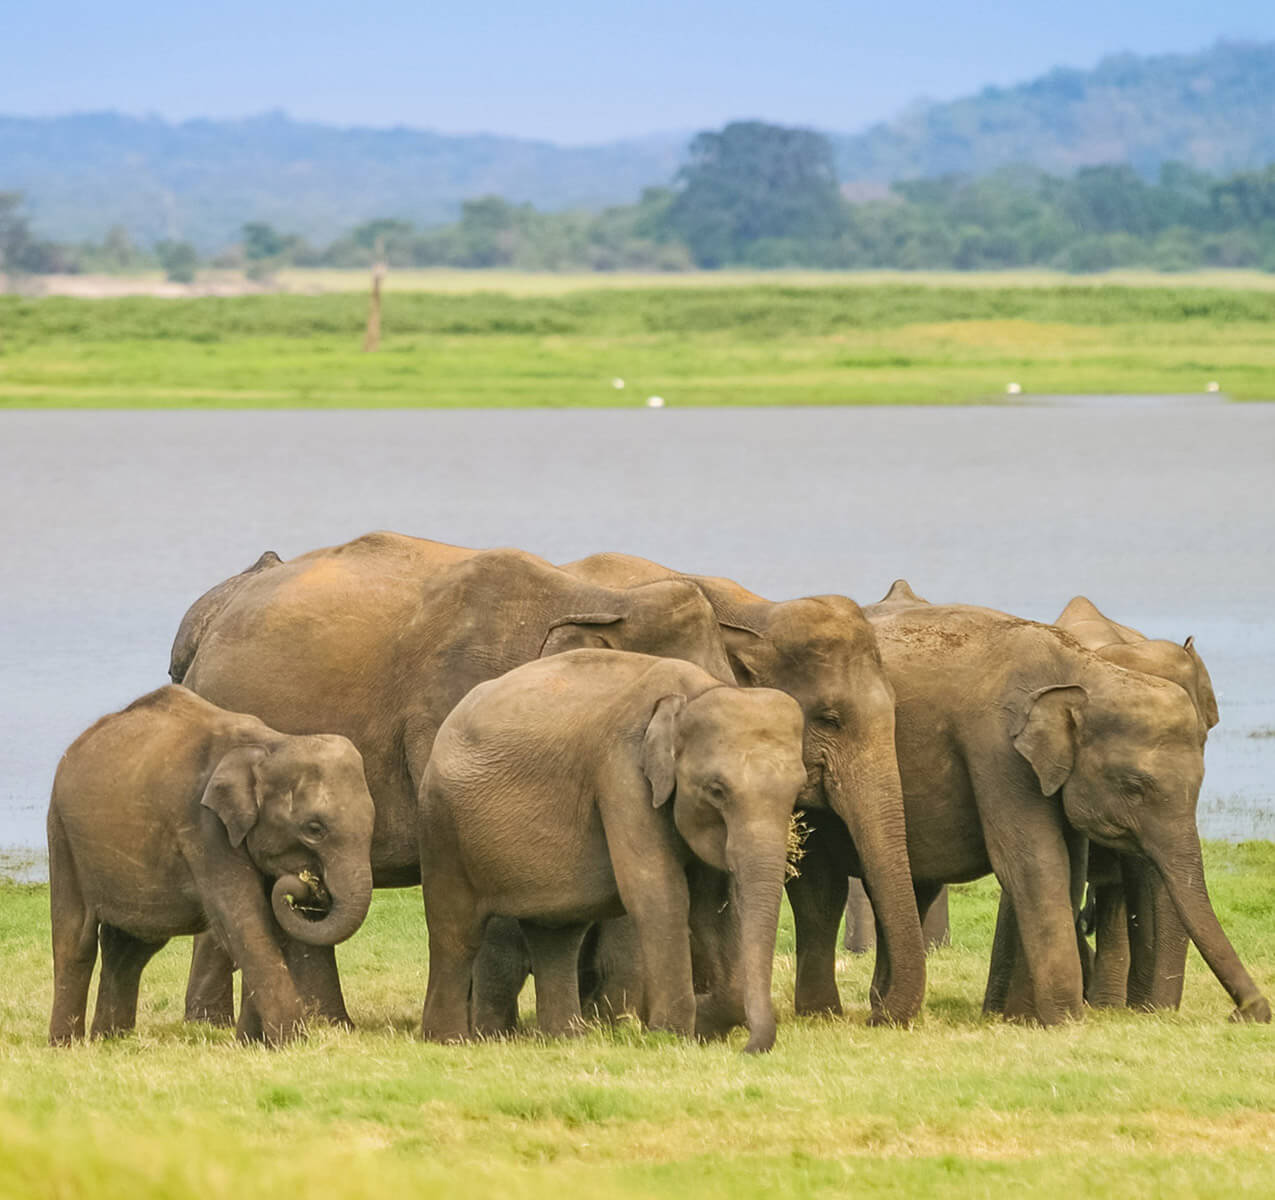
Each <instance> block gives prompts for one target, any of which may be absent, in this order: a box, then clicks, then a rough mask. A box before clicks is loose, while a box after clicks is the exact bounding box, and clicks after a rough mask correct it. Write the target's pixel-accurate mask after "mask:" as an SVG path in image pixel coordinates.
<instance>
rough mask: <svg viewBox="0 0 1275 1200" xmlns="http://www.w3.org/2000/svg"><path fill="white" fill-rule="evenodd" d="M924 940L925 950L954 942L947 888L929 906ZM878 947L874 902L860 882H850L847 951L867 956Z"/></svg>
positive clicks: (922, 929)
mask: <svg viewBox="0 0 1275 1200" xmlns="http://www.w3.org/2000/svg"><path fill="white" fill-rule="evenodd" d="M921 933H922V935H923V936H924V938H925V948H926V949H927V950H932V949H934V947H935V946H947V945H949V944H950V943H951V941H952V929H951V924H950V922H949V918H948V908H947V888H944V889H943V890H942V891H941V892H939V894H938V898H937V899H936V900H935V901H934V903H933V904H931V905H930V912H929V915H928V916H927V917H926V918H925V924H924V925H923V926H922V927H921ZM876 944H877V928H876V921H875V920H874V918H873V916H872V903H871V901H869V900H868V893H867V892H865V891H864V890H863V884H862V883H861V882H860V881H859V880H857V879H851V880H850V895H849V898H848V899H847V900H846V933H845V939H844V945H845V948H846V949H847V950H849V951H851V952H852V953H854V954H866V953H867V952H868V951H869V950H871V949H872V947H873V946H875V945H876Z"/></svg>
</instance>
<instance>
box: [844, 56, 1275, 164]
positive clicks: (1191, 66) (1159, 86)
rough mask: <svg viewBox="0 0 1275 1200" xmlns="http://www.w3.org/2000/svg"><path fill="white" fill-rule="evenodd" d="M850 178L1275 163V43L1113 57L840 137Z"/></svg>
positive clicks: (930, 107) (921, 110)
mask: <svg viewBox="0 0 1275 1200" xmlns="http://www.w3.org/2000/svg"><path fill="white" fill-rule="evenodd" d="M833 144H834V147H835V150H836V156H837V167H838V171H839V172H840V174H841V176H842V178H843V179H846V180H894V179H900V178H915V177H924V176H932V175H943V174H947V173H949V172H961V173H969V174H976V175H978V174H984V173H986V172H988V171H991V170H994V169H995V168H996V167H1001V166H1007V165H1009V164H1011V163H1027V164H1030V165H1032V166H1036V167H1040V168H1043V169H1045V170H1048V171H1053V172H1057V173H1064V172H1070V171H1073V170H1075V169H1076V168H1077V167H1082V166H1092V165H1095V164H1098V163H1128V164H1130V165H1131V166H1133V167H1134V168H1135V169H1136V170H1138V171H1140V172H1144V173H1151V172H1154V171H1155V170H1156V169H1157V168H1158V167H1159V166H1160V164H1161V163H1163V162H1169V161H1175V160H1176V161H1180V162H1185V163H1189V164H1191V165H1192V166H1194V167H1198V168H1200V169H1202V170H1207V171H1211V172H1215V173H1219V174H1224V173H1228V172H1231V171H1236V170H1242V169H1245V168H1249V167H1256V166H1264V165H1265V164H1266V163H1268V162H1271V161H1273V160H1275V44H1255V43H1248V42H1219V43H1218V44H1217V45H1215V46H1213V47H1211V48H1210V49H1208V50H1205V51H1203V52H1201V53H1199V54H1165V55H1156V56H1154V57H1140V56H1137V55H1133V54H1120V55H1114V56H1112V57H1110V58H1105V59H1103V60H1102V62H1100V63H1099V64H1098V66H1097V67H1095V68H1094V69H1093V70H1090V71H1083V70H1074V69H1071V68H1058V69H1056V70H1053V71H1050V72H1049V73H1048V74H1046V75H1043V76H1041V77H1040V78H1039V79H1035V80H1032V81H1030V82H1028V83H1024V84H1020V85H1018V86H1016V87H1009V88H991V87H989V88H985V89H983V91H981V92H979V93H978V94H977V95H974V96H968V97H964V98H962V99H959V100H954V101H951V102H950V103H945V104H932V105H927V106H924V107H919V108H916V109H914V110H912V111H910V112H908V113H907V114H905V115H904V116H902V117H899V118H898V119H896V120H893V121H888V122H884V123H882V124H879V125H874V126H873V127H872V128H871V129H868V130H866V131H864V132H863V133H860V134H853V135H833Z"/></svg>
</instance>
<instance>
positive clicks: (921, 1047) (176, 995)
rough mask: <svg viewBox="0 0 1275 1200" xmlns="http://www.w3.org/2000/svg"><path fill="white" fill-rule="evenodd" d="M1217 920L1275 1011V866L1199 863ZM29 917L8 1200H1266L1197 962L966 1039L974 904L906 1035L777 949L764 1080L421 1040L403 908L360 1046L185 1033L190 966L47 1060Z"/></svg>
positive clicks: (10, 1029) (616, 1056) (12, 1064)
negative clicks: (1073, 1008)
mask: <svg viewBox="0 0 1275 1200" xmlns="http://www.w3.org/2000/svg"><path fill="white" fill-rule="evenodd" d="M1207 859H1208V868H1209V872H1210V882H1211V886H1212V891H1213V894H1214V899H1215V902H1216V903H1217V906H1218V909H1219V911H1220V914H1221V916H1222V919H1223V922H1224V924H1226V926H1227V928H1228V930H1229V931H1230V933H1231V935H1232V937H1233V939H1234V941H1235V943H1236V945H1237V948H1238V949H1239V951H1240V953H1241V955H1242V956H1243V957H1244V958H1245V960H1246V962H1247V963H1248V965H1249V967H1250V969H1251V970H1252V971H1253V973H1254V974H1255V976H1256V977H1257V978H1258V980H1259V982H1261V983H1262V984H1263V985H1264V986H1265V988H1266V990H1267V991H1268V992H1270V991H1275V845H1272V844H1270V843H1247V844H1245V845H1243V846H1239V847H1226V846H1222V845H1211V846H1209V847H1208V855H1207ZM47 903H48V897H47V891H46V889H45V888H44V887H43V886H38V885H27V886H21V885H12V884H11V885H8V886H5V887H4V888H3V889H2V890H0V964H2V966H3V972H4V980H5V986H4V988H3V990H2V991H0V1013H2V1014H3V1019H2V1021H0V1196H4V1197H6V1198H7V1197H19V1196H20V1197H44V1196H49V1197H53V1196H56V1197H60V1198H73V1197H80V1196H86V1197H87V1196H92V1197H94V1198H95V1200H113V1198H115V1197H119V1198H121V1200H123V1198H128V1200H135V1198H138V1197H177V1196H186V1195H197V1196H200V1197H204V1198H208V1200H220V1198H222V1197H226V1198H230V1197H242V1196H246V1195H258V1194H266V1193H269V1194H271V1195H300V1196H305V1197H331V1198H332V1200H346V1198H356V1197H369V1198H370V1197H378V1198H380V1197H385V1196H391V1195H394V1196H397V1195H418V1196H419V1195H432V1194H438V1193H439V1190H440V1189H446V1192H445V1193H444V1194H456V1195H465V1196H475V1197H482V1196H497V1195H499V1196H502V1197H508V1196H513V1197H521V1196H527V1197H539V1196H548V1195H554V1196H569V1195H577V1194H581V1193H586V1192H587V1194H589V1195H591V1196H597V1197H610V1196H619V1197H635V1196H654V1195H661V1196H663V1195H674V1196H676V1195H694V1196H696V1197H697V1198H704V1200H716V1198H717V1197H722V1198H725V1197H731V1198H732V1200H747V1198H749V1197H754V1196H756V1197H760V1196H771V1195H776V1194H783V1195H793V1196H828V1197H832V1196H842V1195H846V1194H856V1195H864V1194H867V1195H887V1194H888V1195H891V1196H897V1195H924V1196H927V1197H983V1196H993V1195H995V1196H999V1195H1004V1194H1013V1193H1015V1192H1018V1193H1022V1192H1027V1193H1030V1194H1049V1195H1059V1194H1067V1193H1068V1192H1070V1193H1071V1194H1074V1195H1083V1196H1085V1197H1121V1198H1122V1200H1128V1198H1130V1197H1165V1196H1219V1197H1220V1196H1233V1195H1235V1194H1237V1193H1249V1194H1255V1195H1257V1194H1260V1195H1269V1194H1271V1191H1272V1188H1275V1033H1273V1032H1272V1030H1271V1029H1270V1028H1269V1027H1241V1026H1235V1025H1230V1024H1228V1023H1227V1021H1226V1019H1225V1018H1226V1014H1227V1012H1228V1010H1229V1005H1228V1003H1227V1000H1226V997H1225V996H1224V994H1223V993H1222V991H1221V989H1220V988H1219V987H1218V986H1217V984H1216V982H1214V981H1213V979H1212V977H1211V976H1210V975H1209V974H1208V972H1207V970H1206V969H1205V968H1204V967H1203V965H1202V963H1201V962H1200V961H1199V959H1198V958H1197V957H1196V956H1195V955H1194V954H1192V960H1191V963H1190V968H1189V971H1190V974H1189V978H1188V981H1187V987H1186V1002H1185V1005H1184V1008H1183V1011H1182V1012H1181V1013H1180V1014H1176V1015H1171V1016H1157V1017H1148V1016H1139V1015H1134V1014H1129V1013H1125V1012H1111V1013H1093V1014H1090V1016H1089V1017H1088V1019H1087V1020H1086V1021H1085V1022H1083V1023H1078V1024H1075V1025H1071V1026H1068V1027H1065V1028H1061V1029H1056V1030H1050V1031H1044V1030H1039V1029H1028V1028H1018V1027H1010V1026H1005V1025H1003V1024H999V1023H995V1022H987V1021H984V1020H983V1019H982V1018H981V1017H980V1015H979V999H980V996H981V989H982V981H983V975H984V971H985V968H986V956H987V950H988V946H989V943H990V938H991V928H992V923H993V920H994V914H995V889H994V887H993V886H991V885H989V884H986V883H980V884H977V885H973V886H971V887H966V888H961V889H957V894H956V895H955V896H954V897H953V901H952V915H953V928H954V934H955V944H954V945H953V946H952V947H950V948H946V949H943V950H940V951H938V952H937V953H936V954H935V955H933V956H932V958H931V960H930V987H929V996H928V1001H927V1007H926V1010H925V1013H924V1016H923V1018H922V1020H921V1021H920V1023H919V1024H918V1026H917V1027H916V1028H915V1029H913V1030H911V1031H904V1030H872V1029H868V1028H867V1027H866V1026H865V1024H864V1016H865V1011H864V1007H865V1006H864V996H865V990H866V985H867V978H868V974H869V971H870V965H869V963H868V962H867V961H866V960H864V959H858V958H853V957H851V956H847V957H846V958H845V959H844V961H843V962H842V964H841V970H840V975H841V982H842V989H843V994H844V995H845V996H846V997H847V1000H848V1002H849V1004H848V1014H847V1016H846V1017H845V1018H843V1019H840V1020H814V1019H800V1020H799V1019H796V1018H794V1017H793V1015H792V1010H791V999H790V997H791V992H792V974H793V960H792V940H791V931H790V929H789V928H787V926H785V929H784V930H783V932H782V936H781V947H780V957H779V960H778V970H777V977H776V981H775V990H776V995H777V996H778V997H781V998H782V1003H781V1009H780V1012H781V1021H782V1024H781V1028H780V1035H779V1044H778V1047H777V1049H776V1050H775V1052H774V1053H773V1054H771V1055H769V1056H766V1057H764V1058H761V1059H746V1058H744V1057H743V1056H742V1055H740V1054H738V1053H737V1050H738V1047H739V1045H740V1044H741V1043H742V1041H743V1035H742V1034H737V1035H736V1036H735V1038H734V1040H733V1041H732V1042H731V1043H730V1044H728V1045H712V1046H698V1045H693V1044H688V1043H681V1042H677V1041H674V1040H672V1039H670V1038H668V1037H663V1036H654V1035H646V1034H643V1033H641V1032H639V1031H638V1030H636V1029H634V1028H632V1027H631V1026H621V1027H619V1028H617V1029H614V1030H602V1029H598V1030H595V1031H593V1032H591V1033H589V1034H587V1035H585V1036H583V1037H581V1038H579V1039H576V1040H572V1041H568V1042H544V1041H541V1040H538V1039H537V1038H535V1037H534V1036H527V1037H523V1038H520V1039H517V1040H513V1041H508V1042H493V1043H485V1044H475V1045H470V1046H462V1047H439V1046H425V1045H421V1044H418V1043H417V1042H415V1041H414V1040H413V1036H412V1034H413V1030H414V1028H415V1025H416V1022H417V1019H418V1015H419V1005H420V1002H421V999H422V997H423V994H424V983H425V966H426V964H425V953H424V946H423V922H422V918H421V914H420V900H419V895H418V894H417V893H415V892H411V891H405V892H396V893H381V894H379V895H378V897H377V900H376V902H375V904H374V906H373V909H372V914H371V916H370V918H369V921H368V924H367V926H366V927H365V929H364V930H363V931H362V932H360V934H359V935H358V936H357V937H356V938H355V939H354V940H353V941H352V942H350V943H349V944H347V945H346V946H345V947H343V948H342V949H341V951H340V957H341V961H342V965H343V970H344V972H345V978H346V981H347V993H348V995H349V997H350V1001H351V1008H352V1011H353V1013H354V1016H355V1020H356V1021H357V1022H358V1023H359V1025H360V1029H359V1031H358V1032H356V1033H354V1034H348V1035H346V1034H339V1033H336V1032H333V1031H330V1030H320V1031H318V1032H316V1033H315V1034H314V1035H313V1036H312V1037H311V1039H310V1040H309V1042H308V1043H306V1044H303V1045H297V1046H294V1047H291V1048H288V1049H286V1050H282V1051H276V1052H271V1051H266V1050H262V1049H257V1048H251V1049H244V1048H241V1047H238V1046H236V1045H235V1044H234V1043H233V1042H232V1041H231V1039H230V1037H229V1035H228V1034H226V1033H224V1032H220V1031H210V1030H207V1029H205V1028H202V1027H187V1026H184V1025H183V1024H182V1023H181V1020H180V1015H181V994H182V985H183V980H184V968H185V964H186V957H187V954H186V944H185V943H184V942H179V943H175V944H174V945H172V946H170V947H169V948H168V949H166V950H165V951H164V952H163V953H162V954H161V955H160V956H159V957H158V958H157V959H156V960H155V962H154V963H153V964H152V966H151V968H150V970H149V971H148V974H147V977H146V978H145V979H144V980H143V993H142V1008H141V1015H140V1019H139V1033H138V1035H137V1036H135V1037H132V1038H128V1039H123V1040H121V1041H119V1042H115V1043H109V1044H94V1045H89V1046H82V1047H77V1048H75V1049H73V1050H70V1051H53V1050H50V1049H48V1048H46V1047H45V1046H44V1045H43V1036H44V1027H45V1023H46V1021H47V1012H48V1002H49V993H50V978H49V976H50V969H49V954H48V930H47V920H48V919H47Z"/></svg>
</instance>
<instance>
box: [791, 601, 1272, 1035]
mask: <svg viewBox="0 0 1275 1200" xmlns="http://www.w3.org/2000/svg"><path fill="white" fill-rule="evenodd" d="M872 625H873V628H874V631H875V633H876V639H877V644H878V646H879V648H880V653H881V658H882V661H883V662H884V665H885V669H886V673H887V674H888V676H889V678H890V681H891V683H892V685H893V689H894V692H895V694H896V695H897V697H898V703H897V710H896V717H897V723H896V729H897V747H898V759H899V770H900V773H901V776H902V781H903V796H904V805H905V810H906V820H907V839H908V860H909V862H910V865H911V869H912V873H913V876H914V879H915V886H916V895H917V903H918V907H919V909H920V910H921V913H922V915H924V914H925V912H926V911H927V910H928V908H929V905H930V903H931V902H932V900H933V898H934V896H935V895H936V894H937V892H938V890H939V888H940V887H941V886H942V885H943V884H945V883H956V882H963V881H967V880H971V879H975V878H978V877H980V876H982V875H986V874H987V873H988V872H989V871H994V872H995V874H996V876H997V878H998V879H999V880H1000V883H1001V886H1002V888H1003V889H1004V891H1005V892H1007V893H1008V895H1009V897H1010V899H1011V901H1012V903H1013V906H1014V911H1015V914H1016V918H1017V926H1018V933H1019V936H1020V939H1021V946H1022V951H1023V953H1024V955H1025V962H1026V967H1027V970H1028V972H1029V974H1030V978H1031V980H1032V984H1033V988H1034V1002H1035V1011H1036V1015H1037V1016H1038V1018H1039V1019H1040V1021H1041V1022H1042V1023H1044V1024H1046V1025H1049V1024H1055V1023H1057V1022H1059V1021H1062V1020H1065V1019H1067V1018H1071V1017H1077V1016H1079V1015H1080V1014H1081V1011H1082V999H1083V997H1082V968H1081V962H1080V954H1079V950H1078V947H1077V943H1076V932H1075V925H1074V918H1073V893H1074V879H1073V873H1072V864H1073V861H1074V859H1075V856H1076V854H1077V852H1078V850H1079V848H1080V847H1081V846H1083V845H1084V844H1085V843H1086V842H1096V843H1097V844H1099V845H1101V846H1105V847H1108V848H1109V849H1112V850H1114V851H1117V852H1120V853H1124V854H1130V855H1139V856H1144V857H1147V858H1149V859H1150V860H1151V862H1152V863H1153V864H1154V866H1155V868H1156V870H1157V871H1158V873H1159V875H1160V876H1161V877H1162V878H1163V880H1164V883H1165V886H1166V889H1167V891H1168V894H1169V897H1170V899H1171V901H1172V904H1173V906H1174V908H1175V909H1176V911H1177V913H1178V915H1179V917H1180V919H1181V921H1182V923H1183V925H1184V926H1185V928H1186V930H1187V932H1188V934H1189V936H1190V938H1191V940H1192V941H1193V942H1194V943H1195V945H1196V946H1197V947H1198V948H1199V950H1200V952H1201V954H1202V955H1203V957H1204V959H1205V961H1206V962H1207V963H1208V964H1209V966H1210V968H1211V969H1212V970H1213V972H1214V974H1215V975H1216V976H1217V978H1218V980H1219V981H1220V982H1221V983H1222V985H1223V987H1224V988H1225V989H1226V991H1227V992H1228V994H1229V995H1230V996H1231V998H1232V1000H1233V1001H1234V1003H1235V1006H1236V1008H1235V1012H1234V1014H1233V1016H1234V1017H1235V1018H1236V1019H1242V1020H1250V1021H1269V1020H1270V1005H1269V1003H1268V1002H1267V1000H1266V998H1265V997H1264V996H1263V995H1262V994H1261V992H1260V991H1259V990H1258V988H1257V985H1256V984H1255V983H1254V982H1253V979H1252V978H1251V976H1250V975H1249V973H1248V971H1247V970H1246V969H1245V968H1244V966H1243V964H1242V963H1241V962H1240V960H1239V957H1238V955H1237V954H1236V953H1235V950H1234V948H1233V947H1232V945H1231V943H1230V941H1229V940H1228V938H1227V937H1226V934H1225V933H1224V931H1223V930H1222V928H1221V925H1220V924H1219V922H1218V920H1217V917H1216V914H1215V913H1214V912H1213V908H1212V905H1211V903H1210V901H1209V896H1208V891H1207V888H1206V886H1205V882H1204V867H1203V861H1202V856H1201V852H1200V842H1199V834H1198V832H1197V829H1196V823H1195V810H1196V804H1197V801H1198V797H1199V788H1200V781H1201V779H1202V778H1203V774H1204V759H1203V746H1202V741H1201V737H1200V721H1199V717H1198V715H1197V712H1196V709H1195V706H1194V705H1193V704H1192V702H1191V700H1190V698H1189V697H1188V696H1187V694H1186V693H1185V692H1184V691H1183V690H1182V688H1180V687H1178V686H1177V685H1176V684H1173V683H1170V682H1168V681H1167V680H1164V679H1160V678H1157V677H1155V676H1152V675H1147V674H1143V673H1141V672H1137V671H1130V670H1127V669H1125V668H1123V667H1120V666H1118V665H1116V664H1114V663H1112V662H1108V661H1107V660H1105V659H1104V658H1102V657H1100V656H1099V655H1097V654H1095V653H1093V652H1092V651H1089V650H1086V649H1085V648H1083V647H1082V646H1080V645H1079V643H1077V642H1076V641H1075V640H1074V639H1073V638H1072V637H1071V636H1070V635H1069V634H1067V633H1064V632H1063V631H1061V630H1059V629H1056V628H1054V627H1053V626H1049V625H1042V624H1038V623H1036V622H1032V621H1024V620H1021V619H1020V618H1017V617H1012V616H1009V615H1008V614H1005V613H999V612H995V611H993V610H991V609H982V608H975V607H972V606H965V605H943V606H928V605H924V604H920V603H918V604H902V605H898V606H895V607H894V609H893V610H892V611H886V612H879V613H878V614H877V615H875V616H874V617H873V618H872ZM857 873H858V864H857V862H856V861H855V846H854V845H853V844H852V843H851V842H850V840H849V839H848V838H847V837H846V836H845V831H844V830H841V831H840V836H839V837H838V831H837V830H836V828H835V827H830V826H827V825H826V823H825V825H824V827H821V828H817V829H816V830H815V832H814V833H813V834H812V835H811V836H810V837H809V838H808V839H807V842H806V853H805V856H804V857H803V859H802V865H801V873H800V875H799V876H798V877H797V878H796V879H795V880H793V881H792V882H791V883H790V884H789V898H790V900H791V902H792V906H793V914H794V918H795V921H796V926H797V938H798V940H797V946H798V971H797V983H798V989H799V994H798V997H797V1004H798V1008H799V1010H801V1011H810V1010H812V1009H818V1008H820V1007H823V1008H830V1007H832V1005H831V1002H830V1001H831V998H832V997H834V996H835V993H836V982H835V977H834V965H835V951H836V935H837V928H838V924H839V920H840V916H841V912H842V910H843V908H844V906H845V900H846V877H847V875H850V874H857ZM803 957H804V958H805V960H806V961H805V962H803V961H802V959H803ZM889 969H890V964H889V961H888V958H887V959H886V960H885V961H884V962H883V961H882V959H881V957H880V956H878V962H877V975H878V978H879V977H880V976H881V975H882V974H885V975H886V976H887V978H888V972H889ZM878 986H881V985H880V984H878Z"/></svg>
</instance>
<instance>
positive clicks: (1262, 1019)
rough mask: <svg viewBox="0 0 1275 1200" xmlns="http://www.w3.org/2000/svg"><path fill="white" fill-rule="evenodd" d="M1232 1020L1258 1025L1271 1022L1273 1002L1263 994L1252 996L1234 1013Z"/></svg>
mask: <svg viewBox="0 0 1275 1200" xmlns="http://www.w3.org/2000/svg"><path fill="white" fill-rule="evenodd" d="M1231 1020H1232V1021H1242V1022H1245V1023H1250V1022H1251V1023H1253V1024H1256V1025H1269V1024H1270V1023H1271V1004H1270V1001H1269V1000H1267V999H1266V997H1265V996H1263V995H1260V994H1259V995H1256V996H1251V997H1249V999H1247V1000H1245V1001H1244V1003H1243V1004H1241V1005H1240V1006H1239V1008H1237V1009H1236V1010H1235V1011H1234V1012H1233V1013H1232V1014H1231Z"/></svg>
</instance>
